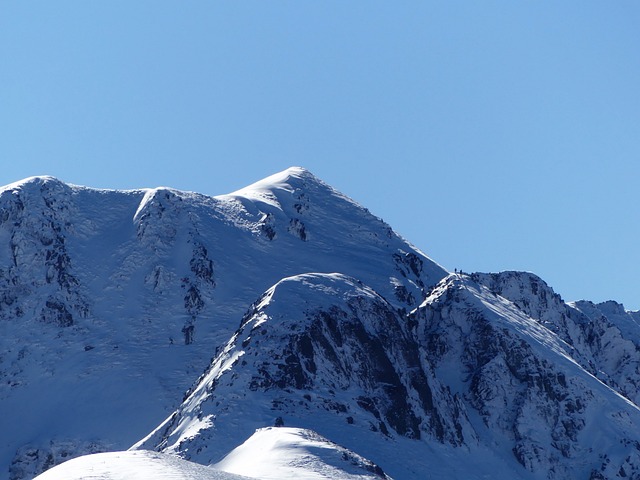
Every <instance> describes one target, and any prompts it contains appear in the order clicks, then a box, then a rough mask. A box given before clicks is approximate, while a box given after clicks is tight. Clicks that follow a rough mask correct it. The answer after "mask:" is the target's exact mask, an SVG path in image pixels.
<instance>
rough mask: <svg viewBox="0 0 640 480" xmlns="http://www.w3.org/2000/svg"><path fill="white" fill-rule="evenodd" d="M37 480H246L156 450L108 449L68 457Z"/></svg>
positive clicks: (245, 479)
mask: <svg viewBox="0 0 640 480" xmlns="http://www.w3.org/2000/svg"><path fill="white" fill-rule="evenodd" d="M36 478H37V479H38V480H86V479H92V480H132V479H136V480H247V478H246V477H241V476H239V475H233V474H230V473H227V472H222V471H220V470H216V469H214V468H212V467H205V466H204V465H198V464H196V463H192V462H188V461H186V460H182V459H181V458H179V457H176V456H175V455H166V454H162V453H157V452H145V451H136V452H108V453H96V454H93V455H85V456H83V457H80V458H75V459H73V460H69V461H68V462H65V463H63V464H61V465H58V466H56V467H54V468H52V469H50V470H47V471H46V472H45V473H43V474H41V475H38V477H36Z"/></svg>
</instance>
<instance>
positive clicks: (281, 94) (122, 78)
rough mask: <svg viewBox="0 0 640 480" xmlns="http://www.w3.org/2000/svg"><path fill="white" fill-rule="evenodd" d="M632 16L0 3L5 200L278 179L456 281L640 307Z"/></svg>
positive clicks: (638, 48)
mask: <svg viewBox="0 0 640 480" xmlns="http://www.w3.org/2000/svg"><path fill="white" fill-rule="evenodd" d="M639 25H640V2H637V1H636V0H627V1H625V0H620V1H613V2H603V1H586V0H573V1H570V0H567V1H561V2H558V1H555V0H554V1H517V2H514V1H510V0H504V1H490V0H489V1H482V2H479V1H475V0H473V1H471V0H469V1H447V2H431V1H426V0H422V1H406V2H389V1H375V0H366V1H364V0H361V1H349V2H345V1H324V0H323V1H319V2H315V1H300V0H290V1H280V0H278V1H264V0H258V1H235V0H234V1H223V2H216V1H211V0H207V1H195V0H194V1H189V0H188V1H180V2H178V1H171V2H169V1H161V0H148V1H142V0H137V1H128V0H127V1H119V0H109V1H87V0H77V1H65V0H59V1H55V2H53V1H50V0H46V1H29V2H21V1H18V0H7V1H3V2H1V3H0V162H1V163H0V165H1V169H0V184H2V185H4V184H7V183H10V182H13V181H16V180H19V179H21V178H24V177H27V176H32V175H40V174H50V175H54V176H57V177H59V178H60V179H62V180H65V181H67V182H70V183H75V184H81V185H88V186H94V187H108V188H134V187H152V186H159V185H167V186H172V187H176V188H180V189H185V190H193V191H199V192H202V193H206V194H211V195H215V194H221V193H227V192H230V191H232V190H235V189H237V188H239V187H242V186H244V185H247V184H249V183H251V182H253V181H255V180H258V179H260V178H262V177H264V176H267V175H269V174H271V173H274V172H276V171H280V170H282V169H284V168H286V167H288V166H291V165H301V166H304V167H307V168H308V169H310V170H311V171H312V172H314V173H315V174H316V175H317V176H319V177H320V178H322V179H324V180H325V181H327V182H328V183H330V184H332V185H333V186H335V187H336V188H338V189H339V190H341V191H343V192H344V193H346V194H347V195H349V196H351V197H352V198H354V199H355V200H357V201H359V202H360V203H362V204H363V205H365V206H367V207H368V208H369V209H370V210H371V211H372V212H373V213H375V214H377V215H378V216H380V217H382V218H383V219H385V220H386V221H387V222H389V223H390V224H391V225H392V226H393V227H394V228H395V229H396V230H397V231H398V232H400V233H401V234H402V235H404V236H405V237H407V238H408V239H409V240H410V241H412V242H413V243H414V244H416V245H417V246H418V247H420V248H421V249H422V250H423V251H425V252H426V253H427V254H428V255H430V256H431V257H432V258H434V259H435V260H436V261H438V262H439V263H441V264H442V265H443V266H445V267H447V268H449V269H450V270H453V269H454V268H463V269H464V270H466V271H474V270H476V271H499V270H505V269H518V270H528V271H533V272H535V273H537V274H538V275H540V276H542V277H543V278H544V279H545V280H546V281H547V282H548V283H549V284H550V285H551V286H552V287H554V289H555V290H556V291H557V292H559V293H560V294H561V295H562V296H563V298H564V299H565V300H574V299H580V298H587V299H590V300H594V301H603V300H607V299H616V300H618V301H621V302H623V303H624V304H625V306H626V307H627V308H633V309H638V308H640V275H639V267H640V241H639V240H640V218H639V217H640V209H639V202H638V193H639V190H638V182H639V179H640V28H639Z"/></svg>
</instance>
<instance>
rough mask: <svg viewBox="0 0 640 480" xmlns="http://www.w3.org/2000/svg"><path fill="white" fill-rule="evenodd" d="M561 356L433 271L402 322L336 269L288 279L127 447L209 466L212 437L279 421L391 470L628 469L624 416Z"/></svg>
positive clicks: (507, 311)
mask: <svg viewBox="0 0 640 480" xmlns="http://www.w3.org/2000/svg"><path fill="white" fill-rule="evenodd" d="M532 301H533V298H532ZM573 352H574V349H573V348H572V347H571V346H570V345H569V344H567V343H566V342H565V341H564V340H563V339H562V338H561V337H560V336H558V335H557V334H556V333H555V332H554V331H553V330H551V329H549V328H546V327H545V326H544V325H542V324H541V323H540V321H539V320H538V319H534V318H532V317H531V316H529V315H527V314H525V313H524V312H523V311H522V310H521V309H520V308H519V307H518V306H517V305H516V304H515V303H513V302H511V301H509V300H507V299H506V298H504V297H501V296H498V295H497V294H496V293H495V292H492V291H491V290H489V289H488V288H486V287H485V286H483V285H482V284H479V283H477V282H474V281H473V280H472V279H471V278H470V277H463V276H456V275H451V276H449V277H447V278H446V279H444V280H443V281H442V282H440V284H438V285H437V286H436V288H435V289H434V290H433V291H432V292H431V294H430V295H429V297H428V298H427V299H426V300H425V301H424V302H423V304H422V305H421V306H420V307H419V308H417V309H415V310H414V311H413V312H411V314H410V315H408V316H405V315H403V314H402V312H401V311H398V310H397V309H394V308H393V307H392V306H391V305H389V304H388V303H387V302H386V301H385V300H384V299H383V298H382V297H380V296H379V295H377V294H376V293H375V292H374V291H373V290H372V289H370V288H369V287H367V286H366V285H364V284H362V283H361V282H358V281H356V280H354V279H352V278H349V277H345V276H343V275H339V274H329V275H327V274H323V275H320V274H310V275H302V276H296V277H291V278H288V279H285V280H282V281H280V282H279V283H278V284H276V285H275V286H274V287H272V288H271V289H269V290H268V291H267V292H266V293H265V294H264V295H263V296H262V297H261V298H260V299H259V300H258V301H257V302H256V303H255V305H254V306H253V307H252V309H251V310H250V311H249V312H248V314H247V315H246V316H245V319H244V321H243V324H242V326H241V328H240V329H239V330H238V331H237V332H236V334H234V335H233V337H232V338H231V340H230V341H229V343H228V344H227V346H226V347H225V348H224V349H223V350H222V352H221V353H220V355H219V356H218V357H217V358H216V359H215V360H214V361H213V363H212V367H211V369H210V370H209V371H208V372H206V374H205V375H203V377H201V379H200V382H199V383H198V385H197V386H196V387H195V388H194V389H193V391H191V392H190V394H189V395H188V397H187V398H186V400H185V402H184V403H183V405H182V406H181V407H180V408H179V409H178V410H177V411H176V412H175V413H174V414H172V415H171V416H170V417H169V418H168V419H167V420H166V421H165V422H164V423H163V424H162V425H160V427H158V428H157V429H156V430H155V431H154V432H153V433H152V434H151V435H150V436H148V437H147V438H145V439H144V440H143V441H141V442H140V443H139V444H138V445H136V447H135V448H155V449H158V450H159V451H164V452H171V453H178V454H180V455H183V456H184V457H185V458H188V459H190V460H192V461H196V462H199V463H203V464H213V463H216V462H218V461H219V458H221V456H222V455H223V453H224V448H223V445H224V444H225V442H230V443H232V444H235V443H239V442H240V441H242V440H241V439H242V437H244V436H246V435H247V433H248V432H249V431H251V430H253V429H255V428H260V427H263V426H267V425H291V426H295V427H305V428H311V429H313V430H315V431H317V432H319V433H320V434H321V435H323V436H326V437H327V438H331V439H332V440H333V441H336V442H338V443H339V444H341V445H344V446H346V447H347V448H350V449H351V450H354V451H357V452H358V453H360V454H363V455H365V456H366V457H367V458H370V459H373V460H374V461H376V462H377V463H378V464H379V465H381V467H382V468H383V469H384V470H385V472H387V473H388V474H390V475H391V476H392V477H394V478H403V479H413V478H415V479H417V478H424V475H425V472H430V473H432V474H434V475H436V477H437V476H445V478H446V476H447V475H453V476H451V477H448V478H458V477H457V476H461V477H462V478H531V479H533V478H539V479H542V478H555V479H564V478H611V475H614V474H616V472H620V471H624V472H626V475H628V476H632V477H633V476H638V475H640V471H639V470H638V468H639V467H640V463H639V462H640V450H639V449H638V448H639V447H640V444H638V442H637V435H638V433H639V432H640V411H639V410H638V408H637V407H636V406H635V405H634V404H632V403H631V402H629V401H628V400H626V399H624V398H623V397H622V396H621V395H620V394H618V393H617V392H616V391H614V390H612V389H611V388H610V387H608V386H607V385H605V384H604V383H602V382H601V381H600V380H598V379H597V378H595V377H594V376H593V375H591V374H590V373H589V372H588V371H586V370H585V369H584V368H582V367H581V366H580V365H579V363H577V362H576V361H575V360H574V359H573V357H572V354H573ZM398 452H404V454H402V455H399V454H398ZM461 458H464V461H463V462H461V461H460V459H461ZM491 472H494V473H493V474H492V473H491ZM495 472H501V474H500V475H496V473H495ZM598 475H602V477H598Z"/></svg>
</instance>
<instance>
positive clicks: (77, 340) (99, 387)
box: [0, 168, 446, 479]
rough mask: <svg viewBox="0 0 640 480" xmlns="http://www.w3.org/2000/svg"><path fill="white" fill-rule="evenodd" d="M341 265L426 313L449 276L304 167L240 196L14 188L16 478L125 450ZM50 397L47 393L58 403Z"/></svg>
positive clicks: (7, 228)
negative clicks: (278, 301)
mask: <svg viewBox="0 0 640 480" xmlns="http://www.w3.org/2000/svg"><path fill="white" fill-rule="evenodd" d="M318 271H319V272H334V271H340V272H342V273H345V274H348V275H350V276H352V277H355V278H358V279H360V280H362V281H364V282H366V283H367V284H368V285H371V287H372V288H374V289H375V290H376V291H377V292H378V293H380V294H381V295H383V296H384V297H385V299H386V300H387V301H388V302H390V303H391V304H393V305H394V307H396V308H400V309H405V310H410V309H412V308H414V307H415V306H416V305H417V304H419V303H420V302H421V301H422V300H423V298H424V296H425V292H426V291H427V290H428V288H429V287H431V286H432V285H434V284H435V283H436V282H437V281H438V280H440V279H441V278H442V277H444V276H445V275H446V272H445V271H444V270H443V269H442V268H441V267H439V266H438V265H436V264H435V263H434V262H432V261H431V260H429V259H428V258H427V257H426V256H424V255H423V254H422V253H421V252H419V251H417V250H416V249H415V248H414V247H412V246H411V245H409V244H408V243H407V242H405V241H404V240H403V239H402V238H400V237H399V236H397V235H396V234H395V233H394V232H393V231H392V230H391V228H390V227H389V226H388V225H386V224H385V223H384V222H382V221H381V220H380V219H378V218H376V217H375V216H373V215H371V214H370V213H369V212H368V211H367V210H366V209H364V208H362V207H361V206H359V205H357V204H356V203H355V202H353V201H352V200H350V199H348V198H347V197H345V196H344V195H342V194H340V193H338V192H336V191H335V190H333V189H332V188H331V187H329V186H328V185H326V184H325V183H323V182H322V181H321V180H319V179H317V178H316V177H314V176H313V175H312V174H311V173H309V172H308V171H306V170H304V169H301V168H291V169H288V170H286V171H284V172H282V173H280V174H277V175H274V176H272V177H269V178H268V179H265V180H264V181H261V182H258V183H257V184H254V185H252V186H250V187H247V188H246V189H243V190H241V191H238V192H235V193H234V194H231V195H223V196H219V197H207V196H203V195H199V194H195V193H189V192H180V191H176V190H173V189H170V188H156V189H143V190H136V191H127V192H122V191H109V190H95V189H90V188H84V187H77V186H71V185H66V184H64V183H63V182H60V181H59V180H57V179H54V178H51V177H34V178H31V179H27V180H24V181H22V182H18V183H16V184H12V185H8V186H7V187H4V188H3V189H1V190H0V328H2V331H1V333H2V336H1V337H2V338H1V339H0V343H1V345H0V347H1V348H0V409H1V410H0V411H3V412H11V415H7V416H5V418H4V419H3V427H4V428H5V430H8V431H12V432H15V433H14V435H12V436H11V437H4V438H3V439H2V440H1V441H0V479H2V478H7V476H9V477H10V478H22V477H24V476H29V475H31V476H33V475H34V474H35V473H37V472H38V471H39V469H40V468H42V467H43V466H45V465H51V464H52V463H53V464H55V463H58V462H59V461H61V460H62V459H65V458H70V457H72V456H75V455H78V454H80V453H91V452H96V451H104V450H107V449H123V448H127V447H129V446H130V445H131V444H132V443H133V442H134V441H136V440H137V439H139V438H140V437H141V436H143V435H144V434H145V433H146V432H148V431H150V430H151V429H152V428H153V427H154V426H155V425H157V423H158V422H159V421H160V420H161V419H162V418H165V417H166V416H167V415H168V414H169V413H170V412H171V411H173V409H175V408H176V407H177V406H178V404H179V402H180V400H181V399H182V396H183V394H184V392H185V391H186V390H187V389H188V388H189V387H190V386H191V385H192V383H193V380H194V378H197V376H198V375H199V374H200V373H201V372H202V371H203V370H204V369H205V368H206V367H207V365H208V364H209V362H210V359H211V357H212V356H213V355H214V352H215V350H216V348H217V347H218V346H221V345H223V344H224V343H225V342H226V341H227V340H228V338H229V336H230V335H231V334H232V333H233V332H234V331H235V329H236V328H237V325H238V323H237V322H238V319H239V318H241V317H242V315H243V313H244V312H245V311H246V310H247V308H248V307H249V305H250V304H251V302H253V300H254V299H255V298H256V297H257V296H258V295H260V294H261V293H262V292H264V291H265V290H266V289H267V288H269V286H271V285H273V284H274V283H276V282H277V281H278V280H280V279H281V278H283V277H287V276H290V275H297V274H300V273H307V272H318ZM43 398H46V401H43V400H42V399H43Z"/></svg>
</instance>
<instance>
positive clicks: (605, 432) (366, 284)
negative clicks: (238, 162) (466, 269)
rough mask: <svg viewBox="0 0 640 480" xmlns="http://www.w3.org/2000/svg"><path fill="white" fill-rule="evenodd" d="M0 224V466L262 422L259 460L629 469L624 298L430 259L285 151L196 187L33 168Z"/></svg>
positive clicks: (313, 468)
mask: <svg viewBox="0 0 640 480" xmlns="http://www.w3.org/2000/svg"><path fill="white" fill-rule="evenodd" d="M0 241H1V242H0V326H1V327H2V329H3V333H4V336H3V337H2V339H0V347H2V350H0V352H2V353H0V408H1V409H2V411H9V412H11V413H12V415H10V416H6V417H5V419H4V420H3V422H4V423H5V430H6V431H12V432H15V433H14V434H13V435H12V436H11V438H9V439H7V441H6V442H5V443H4V444H0V479H5V478H10V479H11V480H18V479H23V478H32V477H33V476H35V475H37V474H38V473H40V472H41V471H42V470H44V469H47V468H49V467H51V466H53V465H55V464H57V463H60V462H61V461H64V460H67V459H69V458H72V457H75V456H78V455H82V454H84V453H95V452H101V451H107V450H109V451H113V450H124V449H127V448H129V447H131V446H132V445H133V447H132V448H133V450H134V451H133V452H132V453H131V455H134V456H133V457H132V456H127V455H128V454H127V455H125V454H123V456H121V457H119V458H121V461H122V462H124V463H122V468H124V469H126V468H129V466H130V465H132V464H131V463H130V462H134V461H136V462H137V460H142V463H143V464H144V462H147V461H149V462H155V461H156V460H158V459H162V458H166V457H164V456H163V455H164V454H167V453H168V454H170V455H178V456H181V457H183V458H184V459H188V460H191V461H195V462H199V463H203V464H205V465H209V464H218V463H220V462H221V461H222V459H223V458H224V457H225V456H227V455H228V454H229V452H231V451H232V450H234V448H235V447H238V446H239V445H241V444H243V445H244V444H246V445H254V446H255V445H258V446H259V445H260V442H269V441H271V440H267V436H269V435H271V436H272V437H271V438H279V439H280V440H278V441H282V442H284V443H283V444H282V445H283V449H282V450H278V451H280V452H289V453H290V454H291V455H292V456H291V457H287V456H286V455H284V457H279V458H280V459H281V460H282V461H283V462H284V463H282V464H280V466H278V465H276V463H273V464H269V463H268V462H263V464H261V465H256V468H258V470H260V469H262V470H261V471H262V472H263V474H264V475H271V474H273V472H276V471H282V470H278V469H280V468H285V469H286V468H289V467H290V466H291V465H292V464H293V463H296V460H295V458H306V459H307V460H305V462H306V463H304V462H303V463H304V464H305V465H306V467H301V468H302V470H298V472H297V473H296V475H297V476H300V475H303V476H304V475H309V478H327V476H326V475H329V474H327V473H326V472H328V471H329V470H330V469H331V468H338V470H332V471H333V472H334V473H333V474H331V475H336V472H338V471H339V470H340V469H346V470H343V473H340V475H345V477H344V478H348V475H350V474H349V473H348V472H347V470H348V469H349V468H351V467H349V466H348V465H347V464H340V465H342V467H340V466H338V467H336V465H337V464H335V462H334V460H330V458H334V459H335V458H342V457H343V456H346V458H347V459H351V460H353V459H355V458H363V457H360V455H363V456H364V458H366V459H368V460H366V461H365V460H363V462H364V463H361V464H360V465H361V467H362V468H364V470H358V472H359V473H356V474H357V475H365V476H366V475H369V474H371V471H370V470H368V468H369V467H366V465H369V466H371V465H379V466H380V467H381V470H383V471H384V472H385V473H386V474H387V475H390V476H392V477H394V478H396V479H413V478H424V475H425V474H426V473H427V472H428V473H429V474H430V475H435V476H436V477H444V478H448V477H452V478H456V477H464V478H478V479H480V478H496V472H502V473H501V475H506V477H504V478H515V479H542V478H548V479H552V478H555V479H562V478H573V477H574V476H575V475H578V476H579V477H580V478H589V479H590V480H596V479H604V478H617V477H620V478H640V471H639V470H638V469H639V466H640V456H639V455H640V443H638V441H637V440H636V436H637V432H638V431H639V430H640V413H639V411H638V407H637V405H638V401H639V399H640V373H639V372H640V328H639V325H638V322H640V317H639V315H640V313H639V312H631V311H626V310H624V307H622V306H621V305H620V304H617V303H615V302H604V303H601V304H593V303H590V302H587V301H579V302H572V303H566V302H565V301H564V300H563V299H562V298H561V297H560V296H559V295H557V294H556V293H555V292H554V291H553V289H552V288H551V287H549V286H548V285H547V284H546V283H545V282H544V281H543V280H542V279H540V278H539V277H537V276H535V275H534V274H531V273H525V272H501V273H494V274H483V273H472V274H464V275H463V274H450V273H449V272H446V271H445V270H444V269H443V268H442V267H441V266H439V265H438V264H437V263H436V262H434V261H433V260H431V259H430V258H429V257H427V256H426V255H424V253H422V252H421V251H420V250H418V249H417V248H415V247H414V246H413V245H411V244H410V243H408V242H407V241H406V240H404V239H403V238H402V237H400V236H399V235H397V234H396V233H395V232H394V231H393V230H392V229H391V227H390V226H389V225H387V224H386V223H384V222H383V221H382V220H381V219H379V218H378V217H375V216H374V215H372V214H371V213H370V212H369V211H368V210H367V209H366V208H365V207H363V206H361V205H359V204H358V203H356V202H354V201H353V200H351V199H349V198H348V197H346V196H345V195H343V194H342V193H340V192H337V191H336V190H335V189H333V188H332V187H331V186H329V185H327V184H326V183H324V182H323V181H322V180H320V179H318V178H317V177H315V176H314V175H313V174H312V173H311V172H309V171H307V170H305V169H303V168H301V167H291V168H289V169H287V170H285V171H283V172H280V173H277V174H274V175H272V176H271V177H268V178H266V179H264V180H261V181H258V182H256V183H254V184H252V185H250V186H248V187H245V188H243V189H240V190H236V191H235V192H232V193H230V194H226V195H218V196H215V197H211V196H206V195H201V194H198V193H194V192H183V191H180V190H176V189H172V188H168V187H158V188H147V189H138V190H127V191H117V190H104V189H91V188H87V187H79V186H73V185H67V184H65V183H64V182H61V181H59V180H57V179H55V178H53V177H31V178H29V179H25V180H24V181H21V182H16V183H14V184H10V185H8V186H6V187H3V188H2V189H0ZM203 372H204V373H203ZM185 392H186V393H185ZM43 398H46V401H42V399H43ZM163 419H166V420H165V421H164V422H163ZM287 428H294V429H299V430H296V431H297V432H307V433H299V436H296V435H298V434H295V435H293V436H290V435H287V433H286V432H287V430H286V429H287ZM265 429H266V430H265ZM317 435H320V436H322V437H324V438H325V439H328V440H327V442H329V443H323V444H322V445H324V446H323V447H322V448H326V450H325V453H326V454H327V455H326V456H322V459H321V461H319V462H320V463H318V462H317V461H316V460H314V459H313V458H314V457H313V455H311V457H308V456H305V455H307V454H306V453H304V452H305V451H307V450H305V449H304V448H303V449H302V450H299V452H302V453H301V455H302V457H296V456H295V455H297V454H294V453H293V452H294V451H297V450H295V445H296V444H297V442H303V443H304V442H307V441H308V442H310V443H305V445H307V447H308V448H310V449H311V450H308V452H318V451H320V450H314V449H315V448H316V447H311V445H312V444H314V443H313V442H315V440H313V439H314V438H316V436H317ZM303 438H306V439H307V440H301V439H303ZM317 438H319V437H317ZM261 439H262V440H261ZM247 442H248V443H247ZM323 442H324V440H323ZM331 442H335V443H331ZM264 445H267V443H264ZM314 445H315V444H314ZM339 445H341V447H340V446H339ZM307 447H305V448H307ZM251 448H253V447H251ZM137 449H154V450H158V451H159V452H160V453H159V454H158V455H160V456H159V457H158V458H155V457H153V456H152V454H146V453H141V454H140V456H138V457H135V455H137V454H136V453H135V451H136V450H137ZM344 449H347V450H344ZM247 451H250V450H247ZM238 452H239V451H238ZM341 452H342V453H341ZM149 455H151V456H149ZM238 455H239V456H238V458H243V459H245V460H243V461H242V462H245V461H246V459H248V458H250V457H251V454H242V455H241V454H240V453H238ZM351 460H348V462H347V463H349V462H351ZM160 461H161V462H162V461H164V460H160ZM325 461H328V462H329V463H330V465H332V466H329V464H324V463H323V462H325ZM331 462H333V463H331ZM358 462H359V460H358ZM367 462H369V463H367ZM372 462H376V463H375V464H373V463H372ZM223 463H224V462H223ZM232 463H233V462H232ZM356 463H357V462H356ZM89 464H91V463H89ZM89 464H85V465H89ZM77 465H80V463H78V464H77ZM92 465H93V464H92ZM176 465H178V464H176ZM180 465H181V466H180V467H176V468H178V469H179V471H180V472H182V473H177V475H183V476H184V478H185V479H187V478H191V477H189V475H191V473H189V471H190V467H189V464H180ZM243 465H244V464H243ZM287 465H289V466H287ZM63 466H64V465H63ZM236 467H237V468H239V469H237V468H236ZM365 467H366V468H365ZM56 468H57V467H56ZM56 468H54V469H53V470H52V472H53V471H55V470H56ZM69 468H71V467H69ZM78 468H80V467H78ZM83 468H85V467H83ZM86 468H89V467H88V466H87V467H86ZM91 468H93V467H91ZM136 468H138V467H136ZM139 468H142V469H143V470H144V465H143V466H140V467H139ZM150 468H152V467H151V466H150ZM153 468H155V467H153ZM244 468H245V467H244V466H242V465H240V463H238V462H236V463H235V466H234V467H233V471H234V472H237V473H242V474H245V473H251V472H253V473H252V475H253V474H254V473H255V472H257V471H258V470H251V468H253V467H247V468H248V470H243V469H244ZM305 468H306V470H305ZM358 468H360V467H358ZM372 468H373V467H372ZM143 470H141V471H143ZM58 471H60V472H64V470H58ZM323 471H325V476H323V473H322V472H323ZM341 471H342V470H341ZM193 472H195V473H193V474H194V475H196V478H197V476H198V475H201V474H202V472H204V470H200V469H199V467H194V469H193ZM243 472H245V473H243ZM265 472H266V473H265ZM269 472H271V473H269ZM505 472H506V473H505ZM374 473H375V472H374ZM378 473H379V472H378ZM105 475H107V473H105ZM109 475H111V473H109ZM256 475H258V474H256ZM331 475H329V476H331ZM250 476H251V475H250ZM108 478H110V477H108ZM265 478H266V477H265ZM498 478H499V477H498Z"/></svg>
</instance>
